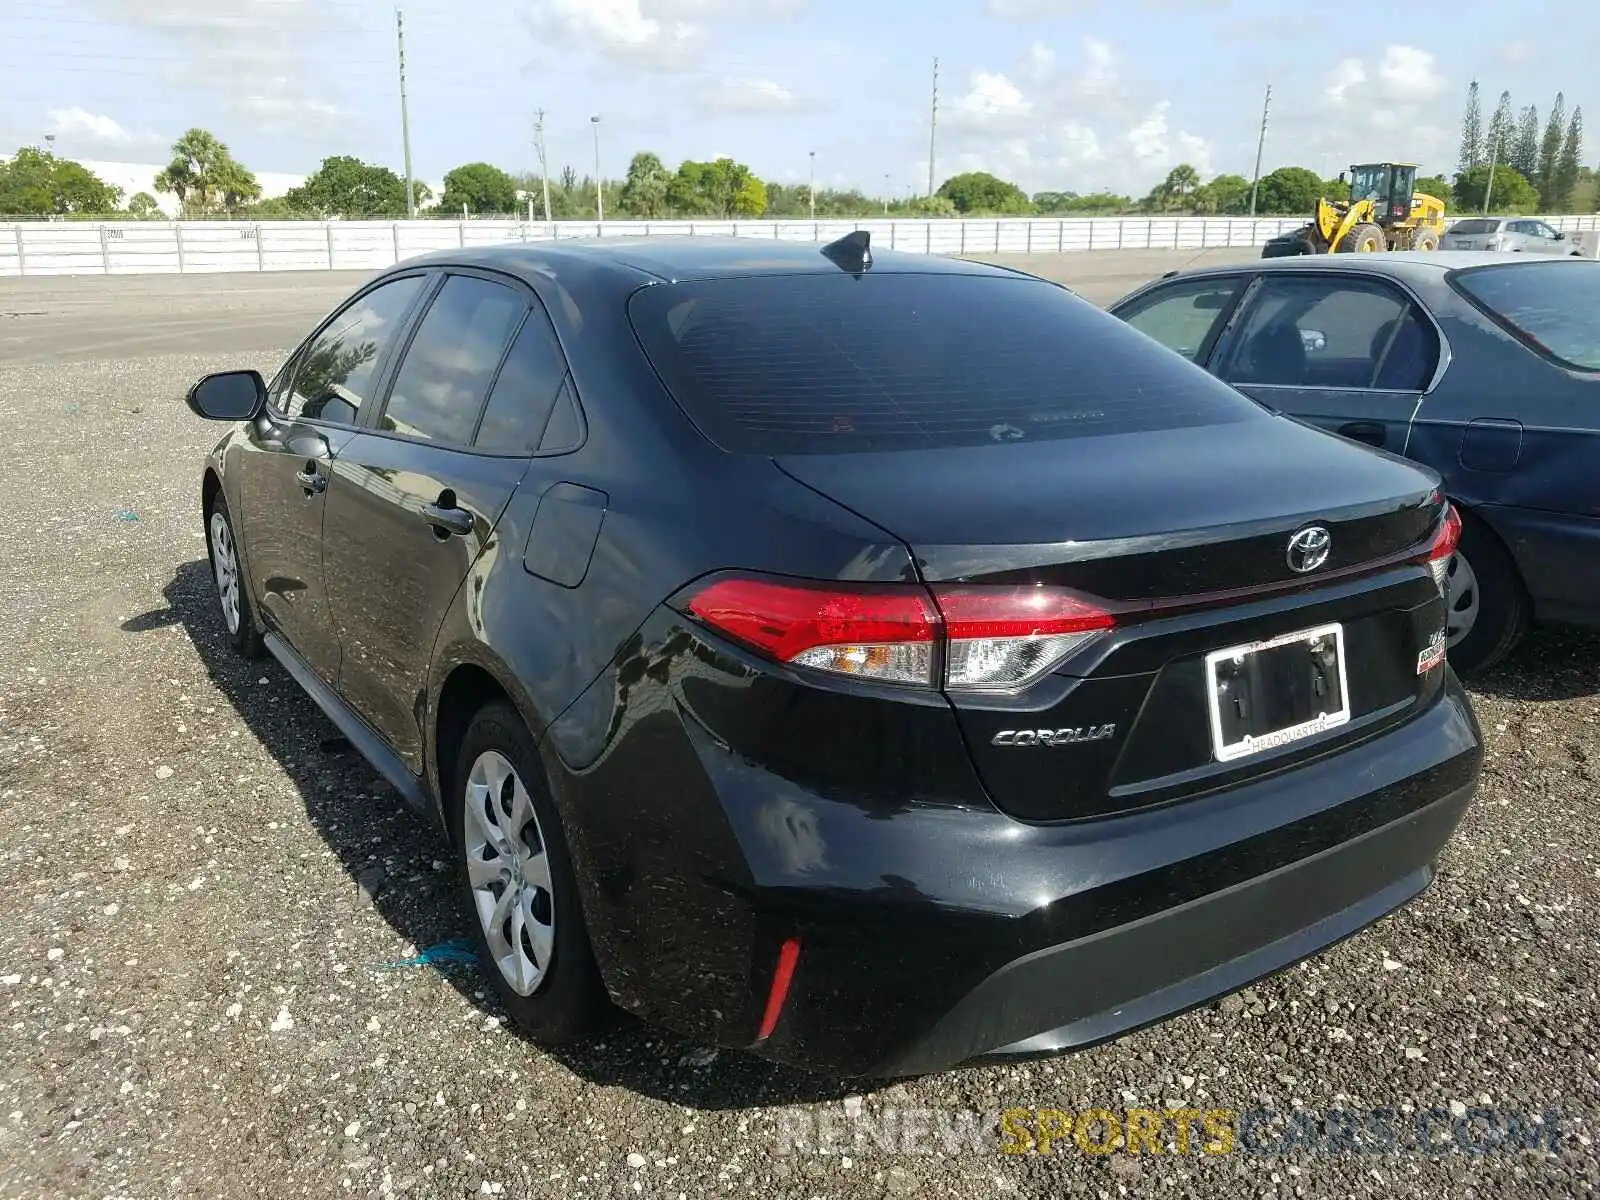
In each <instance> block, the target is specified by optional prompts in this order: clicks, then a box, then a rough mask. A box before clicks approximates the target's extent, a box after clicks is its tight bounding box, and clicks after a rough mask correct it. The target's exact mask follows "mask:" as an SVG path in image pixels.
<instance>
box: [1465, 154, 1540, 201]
mask: <svg viewBox="0 0 1600 1200" xmlns="http://www.w3.org/2000/svg"><path fill="white" fill-rule="evenodd" d="M1488 182H1489V164H1488V163H1484V164H1483V165H1482V166H1481V167H1473V168H1472V170H1470V171H1466V172H1463V173H1462V174H1460V175H1458V176H1456V186H1455V198H1456V204H1457V205H1459V206H1460V207H1461V208H1464V209H1466V210H1467V211H1469V212H1481V211H1482V210H1483V189H1484V187H1485V186H1486V185H1487V184H1488ZM1538 206H1539V193H1538V191H1537V190H1536V189H1535V188H1534V186H1533V184H1531V183H1529V182H1528V181H1527V180H1526V179H1524V178H1523V176H1522V172H1520V171H1518V170H1517V169H1516V168H1515V167H1511V166H1507V165H1506V164H1504V163H1501V164H1499V165H1498V166H1496V167H1495V169H1494V190H1493V192H1492V193H1491V194H1490V196H1489V208H1490V210H1491V211H1493V212H1532V211H1533V210H1534V209H1535V208H1537V207H1538Z"/></svg>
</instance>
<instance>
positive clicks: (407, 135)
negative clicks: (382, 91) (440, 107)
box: [394, 8, 417, 221]
mask: <svg viewBox="0 0 1600 1200" xmlns="http://www.w3.org/2000/svg"><path fill="white" fill-rule="evenodd" d="M394 37H395V42H396V44H397V45H398V46H399V49H400V140H401V141H402V142H403V143H404V144H405V151H406V216H407V217H408V218H410V219H411V220H413V221H415V220H416V219H417V187H416V184H415V183H413V182H412V179H411V119H410V117H409V116H407V114H406V27H405V18H403V17H402V16H401V15H400V10H399V9H398V8H397V9H395V10H394Z"/></svg>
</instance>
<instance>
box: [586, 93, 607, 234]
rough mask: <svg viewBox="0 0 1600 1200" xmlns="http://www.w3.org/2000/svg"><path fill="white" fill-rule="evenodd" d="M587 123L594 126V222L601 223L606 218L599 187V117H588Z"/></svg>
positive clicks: (604, 205) (604, 204) (603, 201)
mask: <svg viewBox="0 0 1600 1200" xmlns="http://www.w3.org/2000/svg"><path fill="white" fill-rule="evenodd" d="M589 123H590V124H591V125H593V126H594V217H595V221H596V223H603V222H604V221H605V219H606V202H605V197H604V196H603V195H602V194H601V187H600V118H599V117H590V118H589Z"/></svg>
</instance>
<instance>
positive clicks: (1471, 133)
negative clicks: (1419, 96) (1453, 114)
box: [1456, 79, 1484, 175]
mask: <svg viewBox="0 0 1600 1200" xmlns="http://www.w3.org/2000/svg"><path fill="white" fill-rule="evenodd" d="M1483 161H1484V155H1483V106H1482V105H1481V104H1480V103H1479V101H1478V81H1477V80H1476V79H1474V80H1473V81H1472V83H1471V84H1470V85H1469V86H1468V88H1467V111H1466V112H1465V113H1463V114H1462V115H1461V149H1460V151H1459V153H1458V154H1457V155H1456V174H1458V175H1459V174H1462V173H1463V172H1466V171H1470V170H1472V168H1473V167H1475V166H1477V165H1478V164H1479V163H1481V162H1483Z"/></svg>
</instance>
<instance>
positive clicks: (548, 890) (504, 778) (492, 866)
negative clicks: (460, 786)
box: [461, 750, 556, 996]
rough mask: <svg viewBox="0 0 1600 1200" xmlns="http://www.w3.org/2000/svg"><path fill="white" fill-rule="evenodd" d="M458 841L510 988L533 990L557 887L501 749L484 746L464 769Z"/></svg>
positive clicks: (552, 933)
mask: <svg viewBox="0 0 1600 1200" xmlns="http://www.w3.org/2000/svg"><path fill="white" fill-rule="evenodd" d="M462 802H463V804H464V805H465V820H463V821H462V824H461V828H462V841H463V843H464V848H465V851H466V856H467V881H468V883H469V885H470V886H471V888H472V901H473V907H474V909H475V910H476V911H477V914H478V921H479V923H480V924H481V925H482V926H483V934H484V938H485V940H487V942H488V944H489V953H490V956H491V957H492V958H493V959H494V963H495V966H496V967H497V968H498V969H499V971H500V974H501V976H502V978H504V979H505V981H506V984H507V986H509V987H510V988H511V990H512V991H514V992H516V993H517V995H519V996H529V995H532V994H533V993H534V992H535V991H536V990H538V988H539V985H540V984H541V983H543V982H544V979H545V977H546V975H547V974H548V973H549V970H550V959H551V953H552V951H553V950H554V948H555V937H556V929H555V893H554V889H553V887H552V886H551V882H550V860H549V858H548V857H547V856H546V854H545V841H544V832H543V830H541V829H540V827H539V817H538V814H537V813H535V812H534V808H533V801H532V800H531V799H530V798H529V796H528V789H527V787H526V786H525V785H524V784H523V782H522V780H521V778H520V777H519V776H518V775H517V772H516V768H515V767H513V766H512V765H511V762H510V760H509V759H507V758H506V757H505V755H503V754H501V753H499V752H498V751H496V750H486V751H484V752H483V753H482V754H480V755H478V757H477V759H476V760H475V761H474V762H473V764H472V770H471V771H470V772H468V774H467V783H466V788H465V791H464V795H463V798H462Z"/></svg>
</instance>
